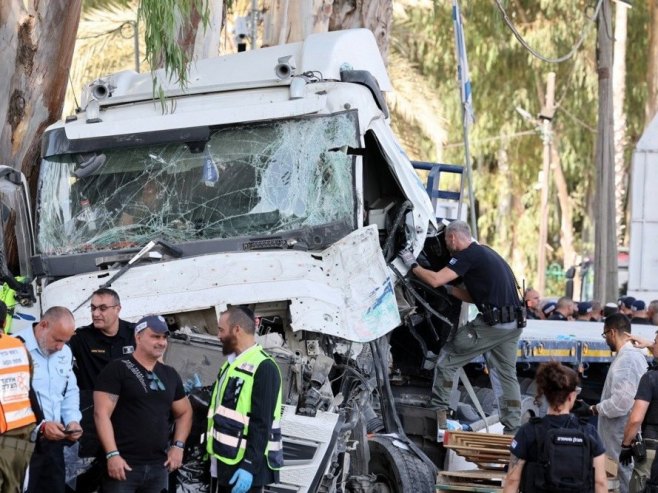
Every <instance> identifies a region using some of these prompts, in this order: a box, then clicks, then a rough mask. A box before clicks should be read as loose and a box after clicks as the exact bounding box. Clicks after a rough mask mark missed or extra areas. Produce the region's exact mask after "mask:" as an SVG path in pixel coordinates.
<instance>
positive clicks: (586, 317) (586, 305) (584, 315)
mask: <svg viewBox="0 0 658 493" xmlns="http://www.w3.org/2000/svg"><path fill="white" fill-rule="evenodd" d="M577 307H578V315H576V320H579V321H581V322H591V321H592V304H591V303H590V302H589V301H581V302H579V303H578V304H577Z"/></svg>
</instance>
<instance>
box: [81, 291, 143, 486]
mask: <svg viewBox="0 0 658 493" xmlns="http://www.w3.org/2000/svg"><path fill="white" fill-rule="evenodd" d="M120 313H121V300H120V299H119V294H118V293H117V292H116V291H114V290H113V289H110V288H100V289H97V290H96V291H94V293H93V294H92V296H91V320H92V323H91V324H89V325H85V326H83V327H79V328H78V329H76V331H75V334H74V335H73V337H72V338H71V340H70V341H69V346H70V347H71V352H72V353H73V358H74V359H75V363H74V366H73V372H74V373H75V376H76V378H77V380H78V386H79V387H80V410H81V411H82V422H81V426H82V429H83V430H85V434H84V435H83V436H82V438H81V440H80V453H79V455H80V457H97V456H98V455H99V454H101V452H102V450H101V447H100V443H99V442H98V436H97V435H96V428H95V426H94V407H93V404H94V397H93V392H94V387H95V386H96V378H97V377H98V374H99V373H100V372H101V370H103V368H105V367H106V366H107V364H108V363H109V362H110V361H113V360H115V359H120V358H124V357H126V356H129V355H130V354H132V352H133V351H134V350H135V324H134V323H132V322H127V321H125V320H121V319H120V318H119V314H120ZM103 468H104V461H101V460H98V461H96V463H94V464H93V465H92V466H91V467H90V468H89V469H88V470H87V471H85V472H84V473H83V474H81V475H80V476H78V478H77V481H76V492H77V493H86V492H91V491H96V489H98V482H99V481H100V478H101V476H102V472H103V471H102V470H103Z"/></svg>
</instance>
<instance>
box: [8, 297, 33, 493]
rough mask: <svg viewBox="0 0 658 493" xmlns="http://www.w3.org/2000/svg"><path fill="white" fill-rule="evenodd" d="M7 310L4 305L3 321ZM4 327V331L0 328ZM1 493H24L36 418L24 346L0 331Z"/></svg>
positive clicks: (28, 364) (27, 355)
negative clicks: (0, 362)
mask: <svg viewBox="0 0 658 493" xmlns="http://www.w3.org/2000/svg"><path fill="white" fill-rule="evenodd" d="M6 315H7V306H6V305H5V304H4V303H3V302H1V301H0V320H1V321H2V324H4V321H5V319H6ZM0 327H2V326H1V325H0ZM0 361H2V366H0V493H16V492H18V491H23V482H24V480H25V472H26V470H27V466H28V464H29V463H30V459H31V457H32V452H33V451H34V443H33V442H32V441H31V440H30V438H31V434H32V431H33V430H34V427H35V423H36V415H35V413H34V411H33V410H32V406H31V404H30V378H31V376H30V359H29V353H28V351H27V349H26V348H25V346H24V345H23V343H22V342H21V341H20V340H19V339H17V338H15V337H12V336H9V335H6V334H5V333H4V332H3V331H2V330H0Z"/></svg>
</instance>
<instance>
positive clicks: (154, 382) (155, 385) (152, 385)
mask: <svg viewBox="0 0 658 493" xmlns="http://www.w3.org/2000/svg"><path fill="white" fill-rule="evenodd" d="M146 378H148V381H149V389H151V390H155V391H158V390H165V385H164V383H162V380H160V377H158V375H156V374H155V373H153V372H152V371H149V372H146Z"/></svg>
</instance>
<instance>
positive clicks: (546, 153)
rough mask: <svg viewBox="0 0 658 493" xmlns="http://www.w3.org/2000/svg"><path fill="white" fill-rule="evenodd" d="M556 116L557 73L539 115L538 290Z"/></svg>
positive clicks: (543, 284)
mask: <svg viewBox="0 0 658 493" xmlns="http://www.w3.org/2000/svg"><path fill="white" fill-rule="evenodd" d="M554 114H555V72H549V73H548V77H547V78H546V101H545V104H544V107H543V108H542V110H541V113H540V114H539V119H540V120H541V138H542V141H543V143H544V150H543V165H542V177H541V201H540V208H539V245H538V246H539V248H538V251H537V288H536V289H537V290H538V291H539V292H540V293H543V292H544V289H545V288H546V239H547V237H548V190H549V188H550V183H551V181H550V176H551V174H550V173H551V153H552V145H553V115H554Z"/></svg>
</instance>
